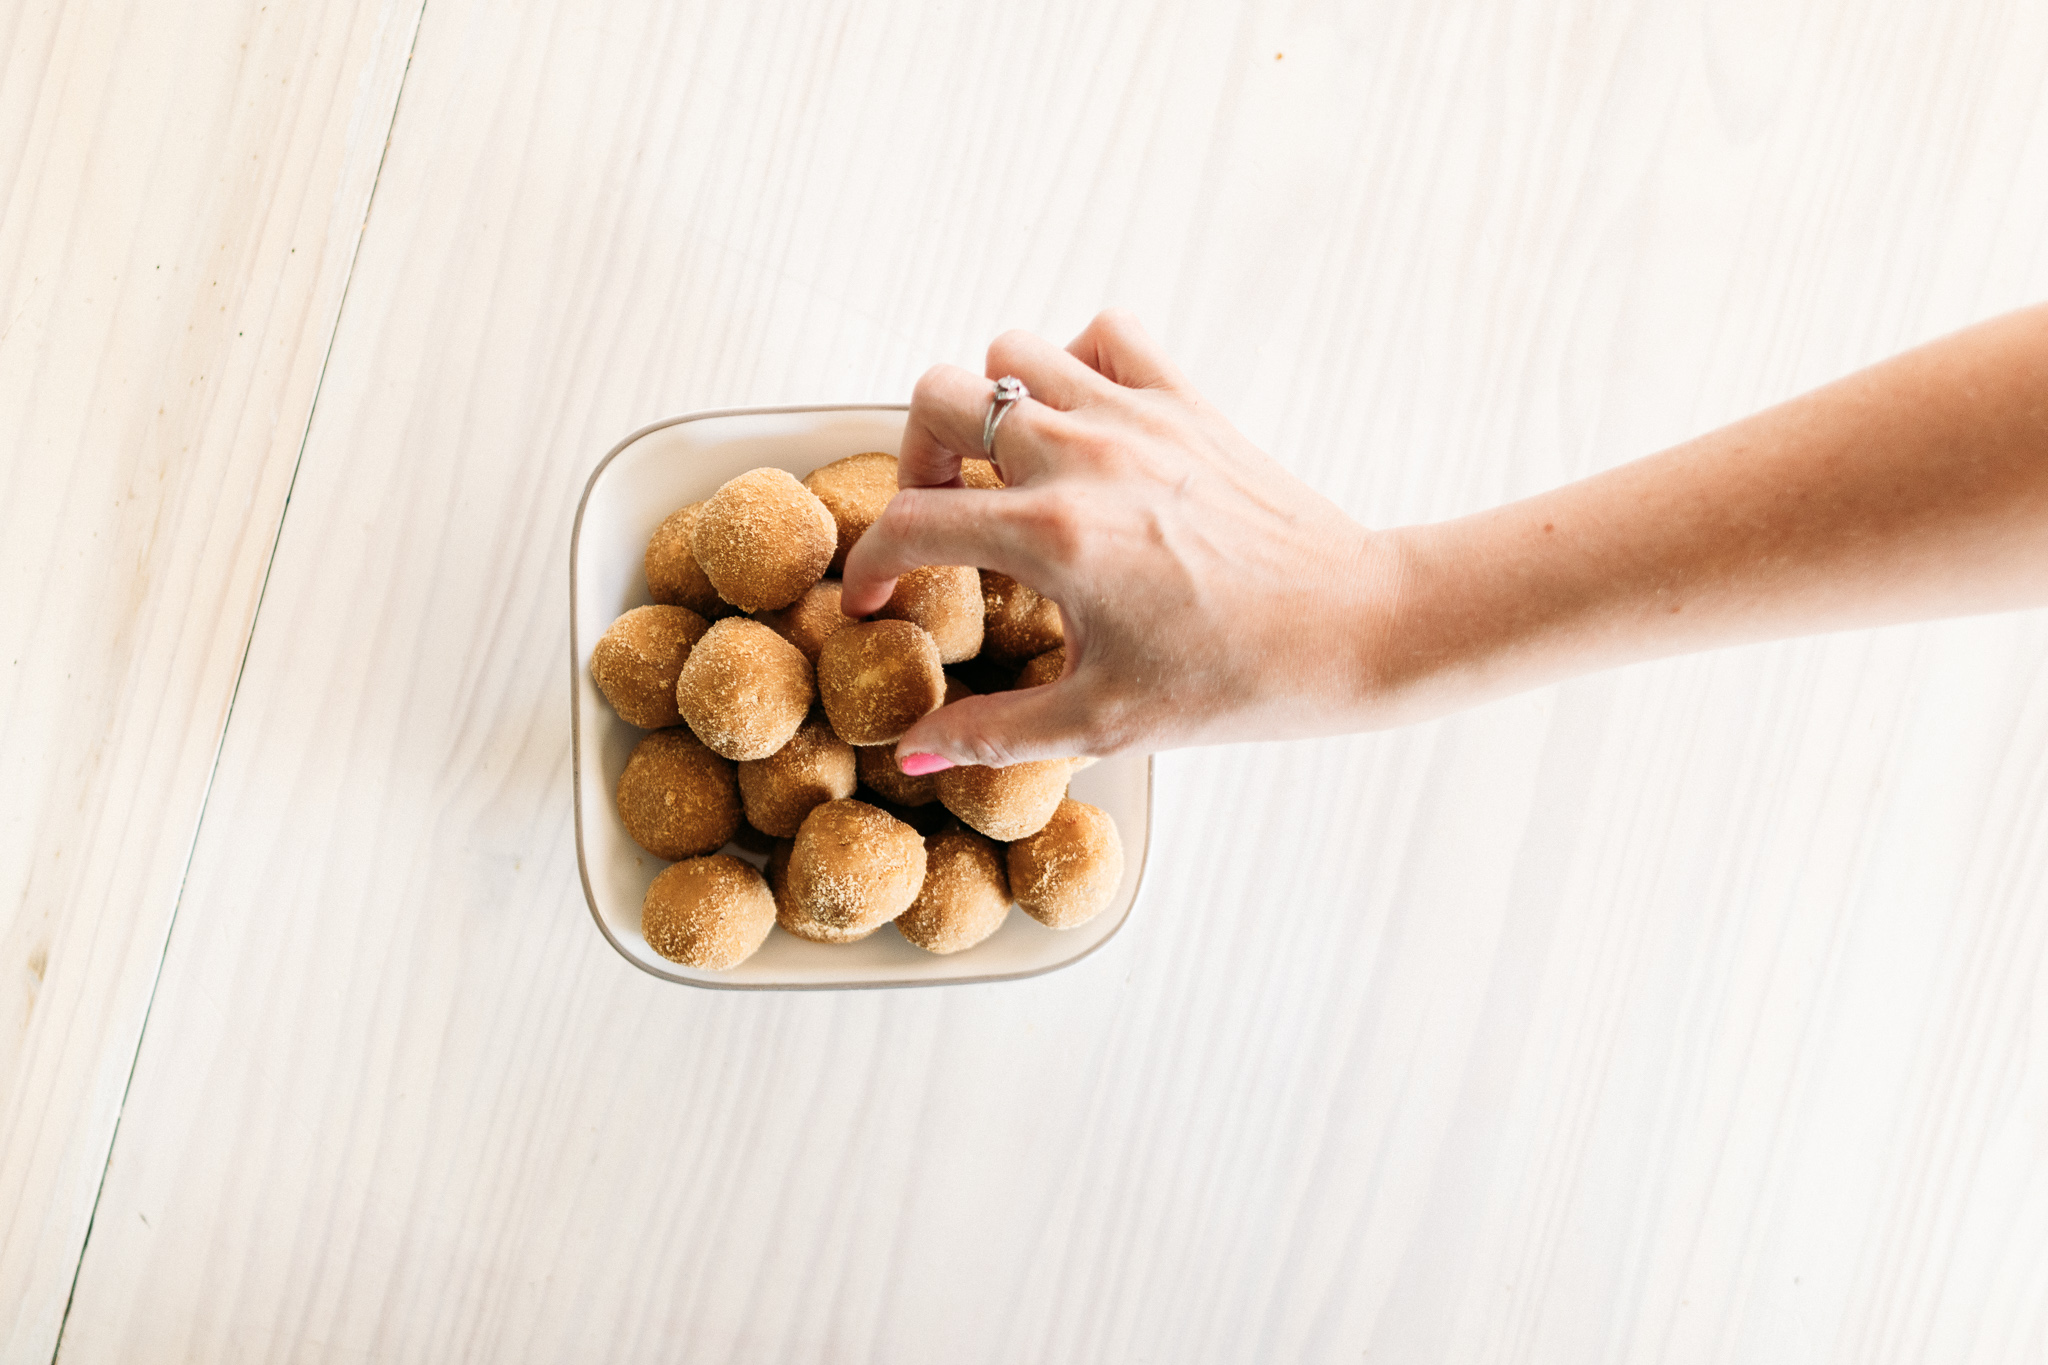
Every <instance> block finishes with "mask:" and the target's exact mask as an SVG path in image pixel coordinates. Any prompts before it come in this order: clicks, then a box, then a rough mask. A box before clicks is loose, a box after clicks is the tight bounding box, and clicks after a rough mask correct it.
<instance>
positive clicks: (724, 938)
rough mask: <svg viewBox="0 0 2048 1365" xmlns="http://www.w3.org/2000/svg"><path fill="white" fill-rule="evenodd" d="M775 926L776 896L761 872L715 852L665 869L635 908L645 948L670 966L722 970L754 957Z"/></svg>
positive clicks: (712, 970) (726, 855)
mask: <svg viewBox="0 0 2048 1365" xmlns="http://www.w3.org/2000/svg"><path fill="white" fill-rule="evenodd" d="M774 927H775V897H773V896H772V895H770V894H769V893H768V883H767V882H766V881H764V880H762V878H761V874H760V873H758V872H756V871H754V869H753V868H752V867H750V866H748V865H747V864H746V863H743V862H741V861H740V860H739V859H738V858H735V857H732V856H731V855H730V854H725V853H714V854H712V855H711V856H710V857H708V858H691V859H690V860H689V861H687V862H681V863H677V864H676V865H675V866H673V867H669V868H664V869H663V870H662V873H661V875H660V876H658V877H656V878H655V879H654V882H653V884H652V885H650V886H649V887H648V888H647V899H646V900H645V901H643V902H641V905H640V932H641V933H642V934H644V935H645V936H646V938H647V946H648V947H650V948H652V949H654V951H655V952H657V953H660V954H661V955H662V956H663V957H665V958H667V959H668V960H669V961H670V962H680V963H682V964H683V965H684V966H685V967H696V968H699V969H701V970H703V971H710V972H722V971H726V970H729V969H730V968H733V967H737V966H739V965H740V964H741V963H742V962H745V961H746V960H747V959H748V958H750V957H752V956H753V955H754V950H755V949H756V948H758V947H760V946H761V941H762V940H763V939H765V938H767V937H768V931H769V930H770V929H773V928H774Z"/></svg>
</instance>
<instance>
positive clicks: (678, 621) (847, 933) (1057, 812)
mask: <svg viewBox="0 0 2048 1365" xmlns="http://www.w3.org/2000/svg"><path fill="white" fill-rule="evenodd" d="M966 466H967V467H966V468H965V470H964V471H963V477H964V479H965V481H966V482H967V484H968V485H969V486H970V487H980V488H999V487H1001V486H1002V483H1001V480H1000V478H999V477H998V476H997V475H996V472H995V470H994V467H993V466H992V465H990V464H989V463H988V462H987V461H986V460H969V461H967V462H966ZM895 492H896V457H895V456H893V455H888V454H883V453H880V452H868V453H865V454H860V455H853V456H849V457H848V458H846V459H843V460H837V461H834V462H833V463H831V464H828V465H825V466H823V467H821V468H819V469H816V470H813V471H812V472H811V474H810V475H809V476H808V477H807V478H805V479H804V480H803V481H802V482H798V481H797V479H796V478H795V477H794V476H792V475H790V474H789V473H787V472H786V471H784V470H780V469H772V468H767V469H754V470H749V471H748V472H747V473H745V474H742V475H740V476H739V477H738V478H736V479H732V480H730V481H729V482H727V483H726V484H725V485H724V486H723V487H721V488H720V489H719V490H718V491H717V492H716V493H713V494H712V495H711V496H710V497H709V498H707V499H705V500H704V501H703V502H698V503H692V504H691V505H690V506H688V507H684V508H681V509H680V510H678V511H676V512H674V513H673V514H671V515H670V516H669V517H668V518H667V519H666V520H665V521H663V522H662V523H661V525H660V526H659V527H658V528H657V529H656V530H655V532H654V535H653V537H652V539H650V540H649V542H648V545H647V558H646V569H647V588H648V594H649V596H651V597H652V598H653V599H654V604H653V605H650V606H643V607H635V608H633V609H632V610H630V611H628V612H627V613H626V614H625V615H623V616H621V617H619V619H618V620H616V621H614V622H612V624H611V625H610V627H609V628H607V629H606V631H605V633H604V636H603V638H601V639H600V640H599V641H598V642H597V647H596V648H595V649H594V650H592V651H591V656H590V673H591V678H592V679H593V680H594V681H595V682H596V684H597V686H598V690H599V691H601V692H603V693H604V696H605V700H607V701H608V702H610V703H611V705H612V709H613V710H615V711H617V712H618V714H619V717H620V718H621V719H622V720H624V721H626V722H627V723H628V724H630V725H635V726H638V727H639V728H641V729H643V730H647V731H650V732H651V733H649V734H648V735H647V736H645V737H644V738H643V739H641V741H640V742H639V744H638V745H637V746H636V747H635V748H634V750H633V753H632V756H631V757H630V758H629V759H628V760H627V761H626V769H625V772H624V773H623V774H622V775H621V776H620V778H619V787H618V807H619V818H620V820H621V821H622V822H623V823H624V825H625V828H626V833H627V834H629V835H630V836H632V838H633V841H634V842H635V843H637V844H639V845H640V847H642V848H644V849H646V850H647V851H648V852H649V853H652V854H654V855H655V856H656V857H658V858H664V859H668V860H670V861H671V863H672V866H670V867H668V868H665V869H664V870H663V871H662V872H661V874H660V875H658V876H657V877H655V879H654V882H653V884H652V885H651V886H649V887H648V888H647V898H646V901H645V902H644V903H643V905H642V907H641V927H642V931H643V933H644V934H645V935H646V938H647V943H648V945H649V946H650V947H652V948H653V949H654V951H656V952H657V953H660V954H661V955H662V956H663V957H665V958H668V959H669V960H670V961H673V962H679V963H682V964H683V965H685V966H689V967H695V968H700V969H704V970H710V971H724V970H728V969H730V968H733V967H736V966H738V965H739V964H740V963H742V962H744V961H745V960H746V959H747V958H748V957H750V956H751V955H752V954H753V953H754V952H755V950H757V949H758V948H759V947H760V946H761V944H762V943H763V942H765V941H766V940H767V938H768V935H769V934H770V933H771V932H772V931H773V930H774V929H775V927H776V926H777V925H780V926H781V928H782V929H783V930H784V931H785V932H787V933H790V934H794V935H796V936H797V937H798V938H802V939H807V940H810V941H812V942H816V943H852V942H855V941H856V940H859V939H863V938H866V937H867V936H868V935H870V934H872V933H875V932H876V931H877V930H879V929H880V928H881V927H882V926H883V925H885V924H891V923H893V924H894V925H895V926H896V930H897V932H898V933H900V934H901V935H902V936H903V937H904V938H905V939H907V940H909V941H910V942H911V943H913V944H915V945H917V946H918V947H919V948H922V949H924V950H926V951H927V952H932V953H957V952H960V951H962V950H963V949H967V948H972V947H973V946H974V945H975V944H977V943H980V942H982V941H984V940H985V939H987V938H988V937H989V935H991V934H993V933H995V931H996V930H997V929H999V928H1001V927H1002V924H1003V921H1004V919H1005V918H1006V917H1007V916H1008V914H1009V912H1010V907H1011V905H1012V904H1013V903H1014V904H1016V905H1018V906H1020V907H1021V908H1022V909H1023V910H1024V912H1025V913H1026V914H1028V915H1030V916H1031V917H1032V918H1033V919H1036V920H1037V921H1039V922H1040V923H1041V924H1045V925H1049V926H1051V927H1052V928H1055V929H1071V928H1074V927H1075V926H1077V925H1080V924H1084V923H1086V922H1087V921H1088V920H1090V919H1092V918H1093V917H1094V916H1095V915H1097V914H1099V913H1100V912H1101V911H1102V910H1103V909H1105V908H1106V907H1107V906H1108V905H1109V902H1110V901H1111V899H1112V898H1113V897H1114V896H1115V893H1116V888H1117V886H1118V884H1119V883H1120V882H1121V881H1122V879H1123V863H1124V855H1123V842H1122V840H1121V838H1120V837H1119V836H1118V834H1117V828H1116V822H1115V821H1113V820H1112V819H1110V817H1109V815H1108V814H1107V813H1106V812H1104V811H1102V810H1099V809H1097V808H1096V807H1094V806H1090V805H1086V804H1084V803H1082V802H1079V801H1075V800H1073V799H1071V798H1070V797H1068V795H1067V781H1068V778H1069V777H1070V776H1071V775H1072V773H1073V772H1074V770H1075V769H1076V768H1078V767H1080V766H1082V765H1083V763H1084V762H1085V760H1078V759H1048V760H1045V761H1042V762H1035V763H1019V764H1015V765H1013V766H1011V767H1007V768H986V767H955V768H948V769H946V770H945V771H943V772H940V773H937V774H934V775H931V776H926V777H911V776H908V775H906V774H905V773H904V772H903V771H902V770H901V769H900V768H898V767H897V765H896V759H895V752H894V746H895V744H896V741H897V740H899V739H901V738H902V736H903V734H904V732H905V731H906V730H908V729H909V728H910V727H911V726H912V725H913V724H915V723H916V722H917V721H918V719H919V718H920V717H922V716H924V715H926V714H927V713H928V712H931V711H933V710H936V709H937V708H938V707H940V706H942V705H944V704H946V703H947V702H949V701H955V700H958V699H959V698H960V697H963V696H968V695H972V694H973V693H975V692H986V691H992V690H999V689H1003V688H1011V687H1034V686H1039V685H1042V684H1045V683H1050V682H1053V681H1055V680H1057V679H1058V678H1059V677H1060V675H1061V673H1062V672H1063V671H1064V669H1065V664H1066V656H1065V653H1064V650H1063V648H1062V645H1063V639H1062V634H1061V627H1060V614H1059V608H1058V606H1057V605H1055V604H1054V603H1052V602H1050V601H1048V600H1046V599H1045V598H1043V597H1041V596H1040V595H1039V594H1037V593H1035V592H1033V591H1032V590H1031V589H1029V588H1027V587H1025V586H1024V585H1022V584H1021V583H1018V582H1016V581H1015V580H1014V579H1010V578H1006V577H1004V576H1003V575H1001V574H997V573H990V572H987V571H983V570H976V569H974V568H971V567H960V566H934V567H930V568H923V569H916V570H913V571H911V572H910V573H907V574H905V575H904V576H903V577H902V578H901V579H899V580H898V581H897V584H896V590H895V592H894V593H893V594H892V595H891V597H890V598H889V601H888V603H887V605H885V606H884V607H883V608H882V609H881V610H880V611H879V612H877V613H875V615H874V617H873V618H872V619H870V620H865V621H856V620H853V619H851V618H848V617H846V616H844V615H841V614H840V610H839V580H838V579H837V578H834V577H827V575H828V574H836V573H838V572H840V570H841V569H843V568H844V566H845V563H846V553H847V551H848V550H850V549H851V548H852V547H853V543H854V542H855V541H856V540H858V539H860V537H861V535H862V533H863V532H865V531H866V530H867V529H868V528H869V527H870V526H872V525H873V524H874V522H875V520H876V518H878V517H879V516H880V515H881V513H882V509H883V508H884V507H885V506H886V505H887V504H888V501H889V499H890V498H891V497H892V496H893V495H894V494H895ZM728 844H737V846H738V847H739V848H740V849H741V850H743V851H746V852H751V853H753V854H755V855H756V856H761V855H765V857H766V867H765V871H764V870H762V869H757V868H756V867H755V866H754V864H753V863H752V862H750V861H748V860H746V859H745V858H742V857H737V856H734V855H733V854H731V853H728V852H722V851H721V850H723V849H725V848H726V847H727V845H728Z"/></svg>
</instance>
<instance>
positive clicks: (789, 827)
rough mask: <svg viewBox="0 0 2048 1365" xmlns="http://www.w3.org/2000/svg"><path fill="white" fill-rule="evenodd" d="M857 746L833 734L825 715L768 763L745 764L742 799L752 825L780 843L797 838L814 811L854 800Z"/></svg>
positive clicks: (810, 723) (818, 715)
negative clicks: (854, 764)
mask: <svg viewBox="0 0 2048 1365" xmlns="http://www.w3.org/2000/svg"><path fill="white" fill-rule="evenodd" d="M854 782H855V774H854V766H853V746H851V745H849V744H848V743H847V742H846V741H845V740H843V739H841V738H839V736H837V735H835V734H833V733H832V727H831V726H830V725H828V724H826V723H825V715H824V713H823V712H822V711H813V712H812V713H811V718H810V719H809V720H807V721H805V722H804V723H803V725H802V726H801V727H800V728H799V729H798V730H797V732H796V733H795V734H794V735H792V736H790V740H789V743H787V744H785V745H783V746H782V747H781V748H780V749H777V750H776V751H775V752H774V753H772V754H770V755H768V757H766V758H756V759H750V760H748V761H747V762H745V763H742V764H740V800H741V802H742V803H743V804H744V805H745V807H746V812H747V822H748V823H749V824H751V825H752V826H753V827H754V828H755V829H758V830H760V831H762V832H763V833H764V834H772V835H775V836H776V837H777V838H783V839H791V838H794V837H796V831H797V827H798V826H799V825H801V824H803V822H804V817H805V816H806V815H809V814H810V813H811V809H812V807H814V806H820V805H823V804H824V803H825V802H827V801H839V800H843V799H844V798H846V797H849V796H851V795H853V788H854Z"/></svg>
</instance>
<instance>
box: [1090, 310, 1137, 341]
mask: <svg viewBox="0 0 2048 1365" xmlns="http://www.w3.org/2000/svg"><path fill="white" fill-rule="evenodd" d="M1093 325H1094V326H1096V327H1099V328H1101V329H1102V330H1103V331H1104V332H1107V333H1110V334H1112V335H1115V336H1130V335H1131V334H1132V333H1134V332H1136V331H1137V330H1138V315H1137V314H1136V313H1133V312H1132V311H1131V310H1130V309H1128V308H1124V307H1120V306H1119V307H1110V308H1105V309H1103V310H1102V311H1101V312H1099V313H1097V314H1096V315H1095V322H1094V324H1093Z"/></svg>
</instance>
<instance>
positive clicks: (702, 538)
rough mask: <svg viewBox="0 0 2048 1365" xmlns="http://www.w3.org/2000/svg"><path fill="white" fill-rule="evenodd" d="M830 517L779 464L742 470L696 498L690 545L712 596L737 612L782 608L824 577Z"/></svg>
mask: <svg viewBox="0 0 2048 1365" xmlns="http://www.w3.org/2000/svg"><path fill="white" fill-rule="evenodd" d="M836 534H837V532H836V530H835V529H834V526H833V523H832V514H831V513H830V512H828V511H826V510H825V504H824V503H822V502H820V501H818V499H817V498H816V497H814V496H812V494H811V491H810V490H809V489H807V488H805V487H804V486H803V485H802V484H800V483H798V482H797V481H796V476H795V475H793V474H791V473H790V472H789V471H788V470H784V469H766V468H764V469H750V470H748V471H747V472H746V473H744V474H741V475H740V476H739V477H737V478H734V479H728V480H727V481H726V482H725V484H724V485H723V486H722V487H721V488H719V490H718V491H717V492H716V493H713V494H712V495H711V496H710V497H708V498H706V499H705V500H704V506H703V508H702V509H701V510H700V511H699V512H698V513H697V524H696V526H695V527H694V528H693V529H692V530H691V532H690V548H691V550H692V551H693V552H694V553H695V554H696V556H697V563H698V564H699V565H701V566H702V567H703V570H704V575H705V577H707V578H709V579H710V580H711V586H713V587H714V588H717V589H718V595H719V596H720V597H722V598H724V599H725V600H726V601H728V602H730V603H732V604H733V605H734V606H736V607H738V608H739V609H740V610H741V611H768V610H772V609H773V608H776V607H786V606H788V605H789V604H790V603H792V602H794V601H796V600H797V598H799V597H802V596H803V595H804V591H805V589H807V588H809V587H810V586H811V585H812V584H813V583H816V582H817V581H818V580H819V579H820V578H822V577H824V574H825V566H826V565H827V564H829V563H831V561H832V546H833V545H834V544H835V543H836V542H835V539H834V537H835V536H836Z"/></svg>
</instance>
